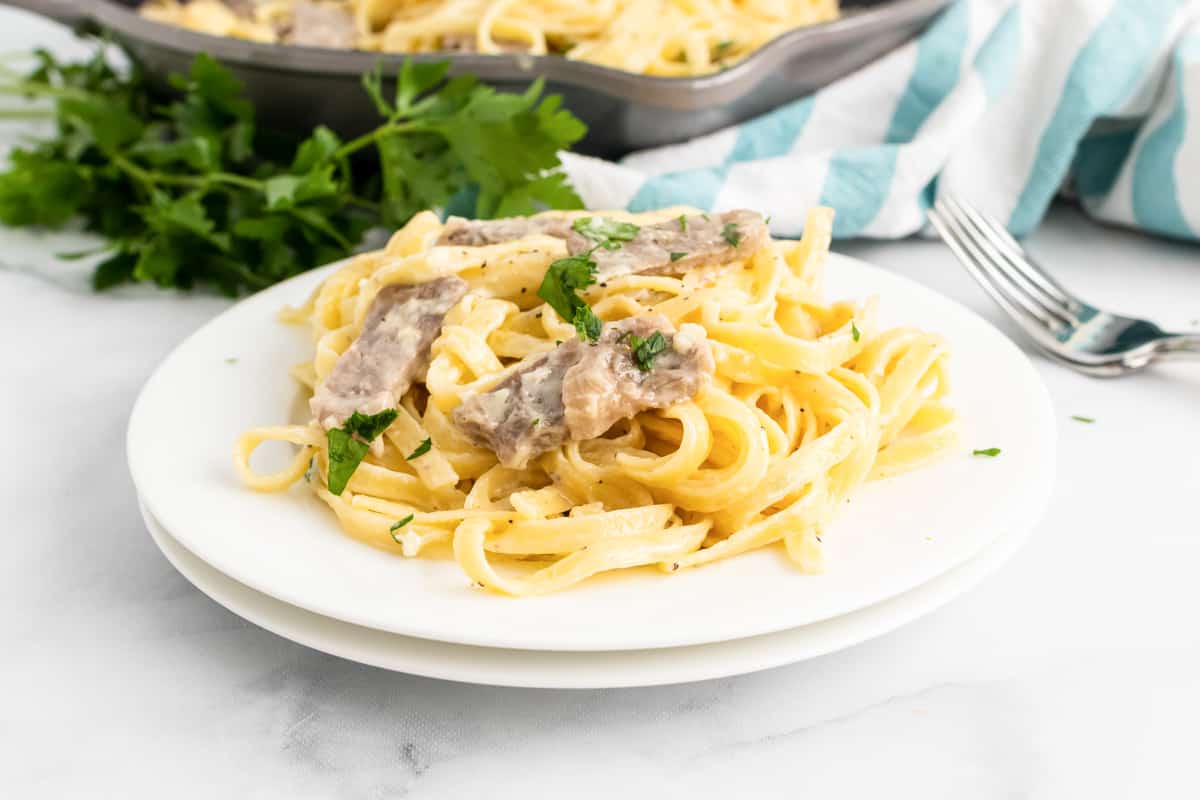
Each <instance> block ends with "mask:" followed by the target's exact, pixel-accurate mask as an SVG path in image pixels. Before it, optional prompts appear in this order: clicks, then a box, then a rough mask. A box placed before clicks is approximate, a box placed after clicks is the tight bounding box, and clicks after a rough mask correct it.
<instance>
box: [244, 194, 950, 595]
mask: <svg viewBox="0 0 1200 800" xmlns="http://www.w3.org/2000/svg"><path fill="white" fill-rule="evenodd" d="M685 212H686V210H685V209H678V208H676V209H665V210H662V211H657V212H651V213H647V214H626V213H623V212H602V213H603V214H604V217H605V218H608V219H612V220H622V221H629V222H633V223H636V224H638V225H642V226H645V225H651V224H653V223H661V222H663V221H664V220H674V219H676V218H679V219H680V221H681V224H682V222H683V221H682V218H681V216H680V215H681V214H684V213H685ZM589 213H590V214H596V213H601V212H548V213H547V214H546V215H543V216H545V217H550V218H566V219H575V218H579V217H581V216H585V215H587V214H589ZM691 213H698V212H691ZM702 216H703V215H702ZM832 216H833V214H832V211H830V210H829V209H824V208H818V209H814V210H813V211H811V212H810V213H809V215H808V218H807V222H806V225H805V229H804V236H803V238H802V239H801V240H800V241H774V240H771V239H770V238H769V237H768V238H766V239H765V246H763V247H761V248H759V249H757V250H754V251H753V252H752V253H750V254H749V255H748V256H747V257H745V258H739V259H735V260H732V261H728V262H727V263H723V264H720V265H718V266H717V267H715V268H706V269H699V270H694V271H690V272H688V273H686V274H684V275H681V276H670V275H664V274H631V275H624V276H621V277H616V278H613V279H610V280H607V281H602V282H600V283H598V284H595V285H592V286H590V287H588V288H587V289H586V290H585V291H583V293H582V297H583V299H584V300H585V301H586V302H587V303H588V304H589V305H590V307H591V308H592V309H593V311H594V312H595V314H596V315H597V316H598V317H599V318H600V319H601V320H603V321H604V324H605V325H606V326H608V325H612V324H614V323H615V322H616V321H619V320H623V319H627V318H632V317H637V316H640V315H644V314H657V315H662V317H665V318H666V320H669V322H670V323H671V324H673V325H674V327H675V328H677V329H678V328H680V327H681V326H685V325H690V326H699V328H702V329H703V334H704V335H705V336H707V340H708V345H709V346H710V347H711V352H712V356H713V361H715V370H714V371H713V372H712V375H711V379H710V380H709V381H708V382H707V383H706V384H705V385H704V387H703V388H702V389H701V390H700V391H699V392H698V393H697V394H696V395H695V396H694V397H692V398H691V399H689V400H687V401H685V402H680V403H677V404H674V405H671V406H669V407H666V408H661V409H657V410H651V411H644V412H641V413H638V414H637V415H636V416H633V417H632V418H630V419H627V420H624V421H621V422H618V423H616V424H615V425H613V427H612V428H611V429H609V430H608V431H607V432H606V433H604V434H603V435H601V436H598V437H596V438H591V439H587V440H583V441H568V442H566V443H565V444H562V445H561V446H559V447H555V448H554V449H552V450H551V451H549V452H545V453H543V454H541V455H538V456H537V457H536V458H533V459H532V460H530V461H529V463H528V464H527V465H526V466H524V467H523V468H511V467H506V466H503V465H502V464H500V463H499V462H498V460H497V456H496V455H495V454H494V453H493V452H491V451H489V450H488V449H486V448H482V447H479V446H476V444H473V443H472V441H471V440H470V439H469V438H468V437H466V436H464V434H463V432H462V431H461V430H460V429H459V428H458V427H457V426H456V425H455V424H454V422H453V421H452V415H453V413H454V411H455V409H456V408H457V407H458V406H459V405H460V404H461V403H462V402H463V400H464V398H468V397H472V396H475V395H477V394H478V393H481V392H486V391H487V390H489V389H490V388H492V387H494V386H496V384H497V382H498V381H500V380H501V379H502V378H503V377H504V376H505V375H506V374H508V373H509V372H511V365H513V364H514V363H515V362H516V361H517V360H519V359H522V358H525V357H527V356H531V355H535V354H539V353H547V352H550V351H553V350H555V348H556V347H557V346H560V345H561V344H562V343H563V342H564V341H566V340H570V339H571V338H572V337H575V336H576V331H575V329H574V328H573V327H572V326H571V325H570V324H568V323H567V322H565V321H564V320H563V319H561V318H560V316H559V315H558V314H556V313H555V312H554V311H553V310H552V309H551V308H550V307H549V306H548V305H547V304H545V303H543V302H542V301H541V299H540V298H539V296H538V294H537V291H538V287H539V285H540V284H541V282H542V280H543V276H545V275H546V273H547V269H548V268H549V266H550V265H551V264H552V263H553V262H555V261H556V260H557V259H562V258H563V257H564V256H566V255H567V249H566V245H565V244H564V242H563V240H562V239H557V238H553V237H550V236H546V235H536V234H535V235H528V236H524V237H522V238H519V239H516V240H514V241H507V242H502V243H497V244H489V245H486V246H478V247H457V246H445V245H442V246H438V245H435V244H434V243H435V242H436V240H437V239H438V238H439V236H440V235H441V233H442V231H443V223H442V222H441V221H440V220H439V218H438V217H437V216H436V215H435V214H432V213H429V212H425V213H422V214H419V215H417V216H416V217H414V218H413V219H412V221H410V222H409V223H408V224H407V225H406V226H405V227H404V228H402V229H401V230H400V231H398V232H397V233H396V234H395V235H394V236H393V237H392V238H391V240H390V242H389V243H388V245H387V247H386V248H385V249H383V250H380V251H378V252H372V253H367V254H364V255H360V256H358V257H356V258H354V259H353V260H351V261H350V262H348V263H347V264H346V266H344V267H342V268H341V269H340V270H338V271H337V272H335V273H333V274H332V275H331V276H330V277H329V278H328V279H326V280H325V281H324V283H323V284H322V285H321V286H320V287H319V288H318V289H317V290H316V292H315V293H314V294H313V296H312V297H311V298H310V299H309V301H308V302H307V303H306V304H305V305H304V306H303V307H301V308H298V309H289V310H286V311H285V312H284V314H283V318H284V320H285V321H287V322H289V323H296V324H303V325H306V326H308V327H309V329H310V330H311V332H312V338H313V342H314V353H313V357H312V359H311V361H307V362H305V363H303V364H300V365H298V366H297V367H295V368H294V370H293V374H294V375H295V376H296V378H297V379H298V380H299V382H300V383H301V384H303V386H304V387H306V389H307V390H310V391H311V390H312V389H313V388H314V387H316V386H317V385H319V384H320V383H321V382H322V381H323V380H325V379H326V378H327V376H329V374H330V372H331V370H332V369H333V367H334V364H335V363H336V362H337V360H338V358H339V356H340V355H341V354H342V353H344V352H345V351H346V350H347V348H348V347H349V346H350V344H351V343H352V342H353V341H354V340H355V339H356V338H357V337H358V336H359V333H360V331H361V330H362V326H363V322H364V318H365V317H366V316H367V313H368V309H369V308H370V307H371V304H372V302H373V300H374V299H375V298H376V296H377V295H378V294H379V292H380V290H381V289H382V288H383V287H387V286H390V285H393V284H420V283H421V282H425V281H430V280H433V279H439V278H444V277H446V276H457V277H458V278H460V279H462V280H463V281H465V282H466V284H467V286H468V287H469V290H467V292H466V294H465V296H463V297H462V299H461V300H459V301H457V303H456V304H455V305H454V306H453V307H452V308H451V309H450V310H449V312H448V313H447V314H446V316H445V319H444V322H443V324H442V326H441V329H440V333H439V334H438V335H437V336H436V339H434V340H433V344H432V348H431V352H430V360H429V363H428V369H427V371H426V373H425V374H424V376H423V380H422V379H418V382H417V383H415V384H414V385H413V388H411V389H410V390H408V392H407V393H406V394H405V395H404V396H403V398H402V399H401V400H400V404H399V405H400V407H399V409H398V412H399V413H398V415H397V416H396V418H395V421H394V422H392V423H391V424H390V426H389V427H387V429H386V430H385V431H384V432H383V434H382V435H381V436H379V438H378V439H377V440H375V442H374V443H373V444H372V446H371V451H370V452H369V453H368V454H367V455H366V457H365V459H364V460H363V462H362V463H361V465H360V466H359V467H358V469H357V470H356V471H355V472H354V473H353V475H352V477H350V479H349V483H348V485H347V486H346V488H345V490H344V491H343V492H342V493H341V494H340V495H335V494H334V493H332V492H331V491H330V489H329V482H328V479H327V473H328V467H329V445H328V443H327V441H326V436H325V431H324V430H322V428H321V426H320V424H319V423H318V421H317V420H315V419H314V420H309V421H306V422H304V423H301V424H296V425H283V426H272V427H265V428H259V429H255V430H251V431H248V432H247V433H246V434H245V435H244V436H243V437H242V438H241V440H240V441H239V442H238V443H237V447H236V452H235V459H234V460H235V464H236V468H237V471H238V473H239V474H240V475H241V477H242V479H243V480H244V481H245V482H246V484H247V486H249V487H251V488H253V489H257V490H260V491H267V492H274V491H283V490H285V489H287V488H288V487H289V486H291V485H292V484H294V483H296V482H298V481H302V480H305V470H306V469H308V465H309V463H310V461H311V462H312V468H311V469H309V470H308V477H307V481H308V484H309V486H311V487H312V490H313V491H314V492H315V493H316V494H317V495H318V496H319V497H320V498H321V500H323V501H324V502H325V503H326V504H327V505H328V506H329V508H330V509H331V510H332V512H333V514H334V515H336V517H337V520H338V522H339V523H340V525H341V527H342V529H343V530H344V531H345V532H346V533H347V534H349V535H350V536H353V537H354V538H356V539H359V540H361V541H363V542H366V543H368V544H370V545H372V546H374V547H377V548H379V549H381V550H384V551H386V552H388V553H392V554H394V555H396V556H406V557H423V556H427V555H432V556H434V557H453V558H454V559H455V560H456V561H457V563H458V565H459V566H460V567H461V568H462V570H463V572H464V573H465V575H466V576H468V577H469V578H470V579H471V581H473V582H474V583H476V584H478V585H480V586H483V587H486V588H487V589H490V590H493V591H495V592H500V593H503V594H508V595H536V594H544V593H548V592H556V591H560V590H562V589H565V588H567V587H569V586H571V585H573V584H576V583H578V582H579V581H582V580H584V579H586V578H588V577H590V576H592V575H595V574H597V573H600V572H605V571H610V570H620V569H628V568H633V567H644V566H655V567H658V568H659V569H661V570H663V571H664V572H666V573H674V572H677V571H679V570H686V569H690V568H693V567H699V566H701V565H704V564H707V563H710V562H713V561H717V560H720V559H725V558H729V557H732V556H736V555H738V554H740V553H745V552H747V551H750V550H757V549H760V548H764V547H779V548H780V550H781V552H782V553H784V554H786V557H787V558H789V559H790V560H791V561H793V562H794V563H795V565H796V566H797V567H798V568H799V571H801V572H816V571H820V570H821V569H822V544H821V543H822V537H823V535H824V534H825V533H826V532H828V531H829V530H830V526H831V523H832V522H833V520H834V516H835V512H836V510H837V509H838V507H839V506H840V505H841V504H842V503H843V502H844V501H845V500H846V499H847V498H849V497H850V496H851V494H852V493H853V492H854V491H855V489H857V488H858V487H859V486H860V485H861V484H863V482H864V481H867V480H870V479H872V478H879V477H885V476H892V475H896V474H899V473H901V472H904V471H905V470H909V469H912V468H914V467H919V466H921V465H923V464H926V463H928V462H930V461H932V460H934V459H937V458H939V457H941V456H942V455H944V454H946V453H947V452H950V451H951V450H953V449H954V448H955V447H956V442H957V423H956V417H955V414H954V411H953V410H952V408H951V407H950V405H949V404H948V403H947V393H948V391H949V387H948V383H947V359H948V356H949V351H948V349H947V346H946V344H945V342H943V341H942V340H941V339H940V338H939V337H937V336H935V335H932V334H929V333H924V332H922V331H919V330H916V329H913V328H907V327H902V328H892V329H882V328H881V327H880V326H879V324H878V322H877V319H876V311H875V301H873V300H872V301H867V302H864V303H861V304H859V303H850V302H833V303H827V302H826V301H824V300H823V299H822V296H821V289H822V274H823V269H824V263H825V260H826V254H827V252H828V248H829V243H830V230H831V221H832ZM692 329H694V328H692ZM534 422H535V424H536V422H537V421H536V420H535V421H534ZM326 427H328V426H326ZM426 439H428V440H429V443H428V447H427V451H426V452H423V453H422V454H420V455H419V457H415V458H414V457H412V455H411V454H413V453H415V452H417V451H418V450H419V449H421V447H422V443H423V442H424V441H425V440H426ZM267 440H281V441H285V442H289V443H291V444H293V445H295V446H296V447H297V448H298V450H297V452H296V454H295V457H294V459H293V460H292V461H291V462H290V464H289V465H288V466H287V467H286V468H285V469H283V470H282V471H280V472H278V473H276V474H270V475H261V474H259V473H257V472H255V471H254V470H253V469H252V468H251V466H250V458H251V454H252V453H253V451H254V449H255V447H257V446H258V444H260V443H261V442H263V441H267ZM451 554H452V556H451Z"/></svg>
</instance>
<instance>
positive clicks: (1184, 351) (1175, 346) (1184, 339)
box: [1158, 333, 1200, 358]
mask: <svg viewBox="0 0 1200 800" xmlns="http://www.w3.org/2000/svg"><path fill="white" fill-rule="evenodd" d="M1158 353H1159V355H1160V356H1168V357H1170V356H1182V357H1187V356H1191V357H1192V358H1200V333H1172V334H1170V335H1168V336H1167V338H1166V339H1163V340H1162V344H1160V345H1159V348H1158Z"/></svg>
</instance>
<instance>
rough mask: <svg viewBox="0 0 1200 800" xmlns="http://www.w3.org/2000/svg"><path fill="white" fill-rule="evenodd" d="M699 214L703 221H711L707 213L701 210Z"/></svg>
mask: <svg viewBox="0 0 1200 800" xmlns="http://www.w3.org/2000/svg"><path fill="white" fill-rule="evenodd" d="M700 216H701V217H703V218H704V221H705V222H712V217H710V216H709V215H708V214H706V213H704V212H703V211H701V212H700Z"/></svg>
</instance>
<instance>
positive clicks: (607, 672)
mask: <svg viewBox="0 0 1200 800" xmlns="http://www.w3.org/2000/svg"><path fill="white" fill-rule="evenodd" d="M141 508H142V517H143V519H145V520H146V527H147V528H149V529H150V534H151V536H152V537H153V538H154V541H155V543H157V544H158V547H159V549H161V550H162V552H163V555H165V556H166V557H167V560H168V561H170V562H171V564H173V565H174V566H175V568H176V569H177V570H179V572H180V573H182V574H183V576H184V577H185V578H187V579H188V580H189V581H191V582H192V584H194V585H195V586H196V588H198V589H199V590H200V591H202V592H204V593H205V594H207V595H208V596H209V597H211V598H212V599H213V600H216V601H217V602H218V603H220V604H221V605H223V606H224V607H225V608H227V609H229V610H230V611H232V612H233V613H235V614H237V615H238V616H240V617H242V618H243V619H246V620H249V621H250V622H253V623H254V624H255V625H258V626H259V627H262V628H266V629H267V630H269V631H271V632H272V633H275V634H278V635H279V636H282V637H284V638H286V639H291V640H292V641H294V642H299V643H300V644H303V645H306V646H308V647H311V648H313V649H314V650H320V651H322V652H325V653H330V654H332V655H335V656H340V657H341V658H345V659H349V660H351V661H357V662H359V663H362V664H370V665H371V666H375V667H382V668H383V669H390V670H394V671H396V672H406V673H409V674H412V675H425V676H427V677H430V678H442V679H445V680H452V681H463V682H466V683H482V684H488V685H492V686H522V687H530V688H540V689H613V688H620V687H628V686H657V685H661V684H666V683H687V682H689V681H701V680H709V679H712V678H725V677H728V676H730V675H743V674H745V673H747V672H756V671H758V670H762V669H769V668H771V667H779V666H783V665H784V664H794V663H796V662H798V661H803V660H805V659H808V658H815V657H816V656H820V655H824V654H826V653H832V652H834V651H837V650H841V649H843V648H846V647H850V646H852V645H855V644H858V643H859V642H864V641H866V640H868V639H872V638H874V637H876V636H881V635H883V634H885V633H887V632H889V631H891V630H894V629H895V628H898V627H900V626H901V625H904V624H907V623H909V622H911V621H913V620H914V619H916V618H918V617H920V616H923V615H925V614H928V613H929V612H931V611H934V610H935V609H937V608H938V607H940V606H942V605H944V604H945V603H947V602H949V601H950V600H952V599H953V598H954V597H956V596H958V595H959V594H961V593H962V592H965V591H966V590H967V589H970V588H971V587H972V586H974V585H975V584H976V583H978V582H979V581H981V580H983V579H984V578H985V577H987V576H988V575H989V574H991V573H992V572H993V571H995V570H996V569H997V568H999V567H1000V565H1001V564H1003V563H1004V562H1005V561H1007V560H1008V558H1009V557H1010V556H1011V555H1012V554H1013V553H1015V552H1016V551H1017V549H1018V548H1019V547H1020V546H1021V544H1023V543H1024V542H1025V540H1026V538H1028V535H1029V529H1028V528H1014V529H1013V530H1011V531H1009V532H1007V533H1004V534H1002V535H1001V536H1000V537H999V538H998V539H996V540H995V541H993V542H992V543H991V544H989V545H987V546H986V547H984V549H983V550H982V551H981V552H980V553H979V554H978V555H976V556H975V557H974V558H972V559H970V560H968V561H967V562H966V563H965V564H962V565H960V566H958V567H955V568H954V569H952V570H950V571H949V572H946V573H944V574H942V575H939V576H938V577H936V578H934V579H933V580H931V581H928V582H926V583H924V584H922V585H921V586H918V587H917V588H915V589H912V590H910V591H908V592H904V593H903V594H900V595H898V596H896V597H893V598H892V599H891V600H885V601H883V602H882V603H877V604H876V605H873V606H871V607H869V608H864V609H861V610H859V611H854V612H852V613H850V614H844V615H842V616H840V617H837V618H835V619H831V620H826V621H825V622H816V623H813V624H812V625H805V626H803V627H801V628H794V629H792V630H788V631H781V632H779V633H768V634H764V635H762V636H752V637H749V638H745V639H737V640H734V641H728V642H717V643H715V644H702V645H692V646H690V647H667V648H655V649H653V650H609V651H601V652H590V653H587V652H573V653H572V652H560V653H554V652H546V651H538V650H506V649H503V648H497V647H473V646H470V645H461V644H446V643H444V642H434V641H431V640H429V639H416V638H413V637H410V636H401V635H399V634H395V633H386V632H384V631H380V630H376V629H374V628H364V627H362V626H359V625H351V624H350V623H348V622H341V621H339V620H336V619H331V618H329V617H323V616H321V615H320V614H313V613H312V612H310V611H304V610H303V609H300V608H296V607H295V606H291V605H288V604H287V603H282V602H280V601H278V600H276V599H274V598H273V597H268V596H267V595H265V594H263V593H261V592H256V591H254V590H253V589H251V588H250V587H248V586H245V585H244V584H241V583H238V582H237V581H235V580H233V579H232V578H230V577H228V576H226V575H222V574H221V573H220V572H218V571H217V570H215V569H213V568H212V567H211V566H209V565H208V564H206V563H204V562H203V561H201V560H200V559H198V558H196V556H194V555H192V554H191V553H190V552H188V550H187V548H186V547H184V546H183V545H181V544H180V543H179V542H178V541H176V540H175V539H174V538H173V537H172V536H171V535H170V534H169V533H167V532H166V531H165V530H164V529H163V527H162V526H161V525H160V524H159V523H158V522H157V521H156V520H155V519H154V518H153V517H152V516H151V515H150V512H149V511H147V510H146V507H145V505H142V506H141Z"/></svg>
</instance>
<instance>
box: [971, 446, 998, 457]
mask: <svg viewBox="0 0 1200 800" xmlns="http://www.w3.org/2000/svg"><path fill="white" fill-rule="evenodd" d="M971 455H973V456H987V457H988V458H995V457H996V456H998V455H1000V448H999V447H989V448H987V449H986V450H972V451H971Z"/></svg>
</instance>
